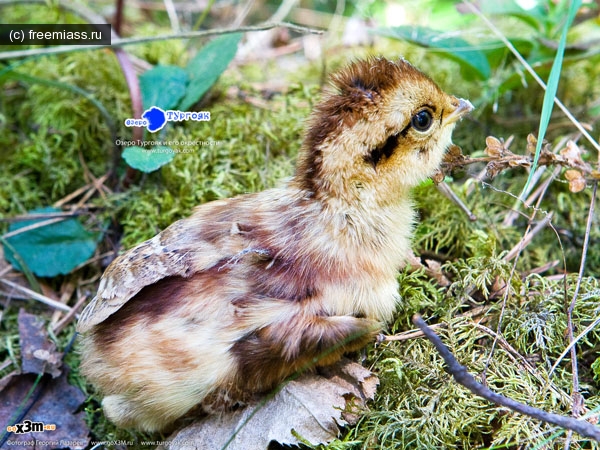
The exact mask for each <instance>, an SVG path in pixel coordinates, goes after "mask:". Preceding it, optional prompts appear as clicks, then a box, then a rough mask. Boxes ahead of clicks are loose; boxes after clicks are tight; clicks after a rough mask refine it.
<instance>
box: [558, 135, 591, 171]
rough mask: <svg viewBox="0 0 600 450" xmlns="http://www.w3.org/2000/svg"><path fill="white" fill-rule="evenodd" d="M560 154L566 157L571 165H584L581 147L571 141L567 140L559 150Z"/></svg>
mask: <svg viewBox="0 0 600 450" xmlns="http://www.w3.org/2000/svg"><path fill="white" fill-rule="evenodd" d="M560 154H561V155H562V156H563V157H564V158H565V159H566V161H567V163H568V164H569V166H571V167H581V166H583V165H585V163H584V162H583V159H582V158H581V149H580V148H579V146H578V145H577V144H576V143H575V142H573V141H567V146H566V147H565V148H563V149H562V150H561V151H560Z"/></svg>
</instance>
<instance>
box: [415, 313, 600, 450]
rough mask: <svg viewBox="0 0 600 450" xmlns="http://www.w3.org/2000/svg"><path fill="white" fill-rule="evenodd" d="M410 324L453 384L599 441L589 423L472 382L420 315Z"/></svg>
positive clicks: (597, 432) (599, 432)
mask: <svg viewBox="0 0 600 450" xmlns="http://www.w3.org/2000/svg"><path fill="white" fill-rule="evenodd" d="M413 323H414V324H415V325H416V326H418V327H419V328H420V329H421V331H422V332H423V334H424V335H425V336H426V337H427V339H429V341H431V343H432V344H433V345H434V346H435V348H436V350H437V351H438V353H439V354H440V356H441V357H442V358H443V359H444V362H445V363H446V365H447V366H448V367H447V371H448V372H449V373H450V374H451V375H452V376H453V377H454V379H455V380H456V382H457V383H459V384H461V385H462V386H464V387H466V388H467V389H468V390H469V391H471V392H472V393H473V394H475V395H478V396H480V397H482V398H484V399H486V400H488V401H490V402H492V403H495V404H496V405H500V406H504V407H506V408H509V409H511V410H512V411H515V412H518V413H520V414H525V415H528V416H530V417H533V418H534V419H538V420H541V421H542V422H546V423H550V424H552V425H556V426H559V427H561V428H564V429H567V430H573V431H575V432H576V433H578V434H580V435H581V436H585V437H587V438H590V439H594V440H595V441H598V442H600V428H599V427H596V426H594V425H592V424H591V423H589V422H586V421H584V420H578V419H574V418H572V417H566V416H561V415H559V414H554V413H550V412H547V411H543V410H541V409H539V408H534V407H533V406H529V405H525V404H523V403H520V402H517V401H516V400H513V399H512V398H509V397H505V396H503V395H500V394H497V393H496V392H494V391H492V390H490V389H489V388H487V387H485V386H484V385H483V384H481V383H479V382H478V381H477V380H475V378H474V377H473V376H472V375H471V374H470V373H469V372H468V371H467V368H466V367H465V366H463V365H461V364H460V363H459V362H458V361H457V360H456V358H455V357H454V355H453V354H452V352H451V351H450V350H449V349H448V347H446V346H445V345H444V343H443V342H442V340H441V339H440V338H439V336H438V335H437V334H435V332H434V331H433V330H431V329H430V328H429V326H427V324H426V323H425V321H424V320H423V318H422V317H421V316H420V315H418V314H416V315H415V316H413Z"/></svg>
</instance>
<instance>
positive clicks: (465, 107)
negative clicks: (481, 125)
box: [446, 98, 475, 123]
mask: <svg viewBox="0 0 600 450" xmlns="http://www.w3.org/2000/svg"><path fill="white" fill-rule="evenodd" d="M452 105H453V106H456V109H455V110H454V111H452V112H451V113H450V114H448V116H447V117H446V123H454V122H457V121H458V120H460V119H462V118H463V116H466V115H467V114H469V113H470V112H471V111H473V109H474V108H475V107H474V106H473V104H472V103H471V102H470V101H469V100H465V99H464V98H457V99H455V101H453V102H452Z"/></svg>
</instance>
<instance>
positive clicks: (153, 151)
mask: <svg viewBox="0 0 600 450" xmlns="http://www.w3.org/2000/svg"><path fill="white" fill-rule="evenodd" d="M121 156H123V159H124V160H125V161H126V162H127V164H129V165H130V166H131V167H133V168H134V169H137V170H141V171H142V172H146V173H149V172H154V171H155V170H158V169H160V168H161V167H162V166H164V165H165V164H167V163H170V162H171V161H172V160H173V158H175V152H174V151H173V149H172V148H170V147H166V146H162V145H161V146H157V147H152V148H142V147H138V146H136V145H133V146H131V147H127V148H126V149H125V150H123V153H122V154H121Z"/></svg>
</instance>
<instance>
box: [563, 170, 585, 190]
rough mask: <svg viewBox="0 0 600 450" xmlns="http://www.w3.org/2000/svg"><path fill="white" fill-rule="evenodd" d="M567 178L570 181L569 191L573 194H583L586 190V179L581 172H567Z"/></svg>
mask: <svg viewBox="0 0 600 450" xmlns="http://www.w3.org/2000/svg"><path fill="white" fill-rule="evenodd" d="M565 178H566V179H567V180H568V181H569V190H570V191H571V192H574V193H576V192H581V191H583V190H584V189H585V177H584V176H583V175H582V174H581V172H580V171H579V170H574V169H571V170H566V171H565Z"/></svg>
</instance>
